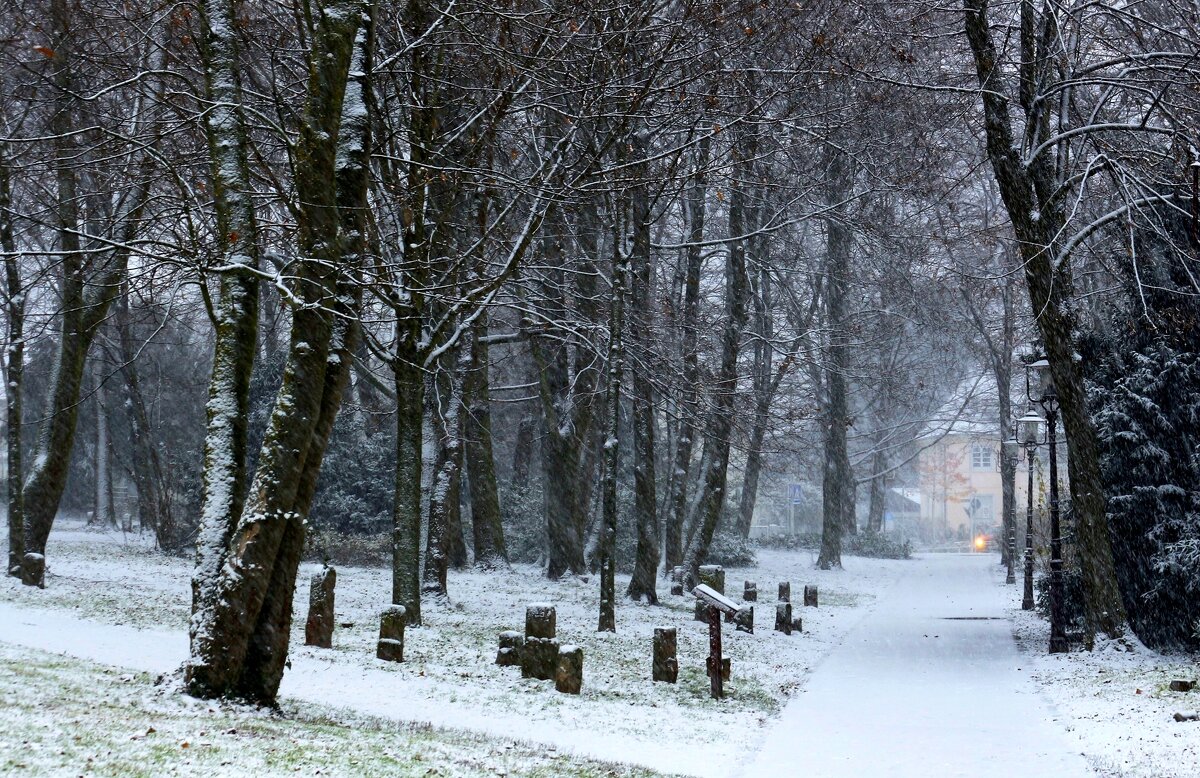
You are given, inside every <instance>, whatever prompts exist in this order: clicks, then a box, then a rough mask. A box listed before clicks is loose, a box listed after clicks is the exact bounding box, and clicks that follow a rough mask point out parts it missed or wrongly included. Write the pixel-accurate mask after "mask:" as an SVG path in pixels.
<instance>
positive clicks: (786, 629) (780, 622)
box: [775, 602, 792, 635]
mask: <svg viewBox="0 0 1200 778" xmlns="http://www.w3.org/2000/svg"><path fill="white" fill-rule="evenodd" d="M775 631H776V632H782V633H783V634H785V635H790V634H792V604H791V603H790V602H781V603H779V604H778V605H776V606H775Z"/></svg>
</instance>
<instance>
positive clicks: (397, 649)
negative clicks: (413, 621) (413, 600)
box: [375, 605, 408, 662]
mask: <svg viewBox="0 0 1200 778" xmlns="http://www.w3.org/2000/svg"><path fill="white" fill-rule="evenodd" d="M407 623H408V611H406V610H405V609H404V606H403V605H389V606H388V607H386V608H384V609H383V614H382V615H381V616H380V619H379V643H378V644H377V645H376V647H375V656H376V657H378V658H379V659H382V660H383V661H385V662H403V661H404V627H405V625H406V624H407Z"/></svg>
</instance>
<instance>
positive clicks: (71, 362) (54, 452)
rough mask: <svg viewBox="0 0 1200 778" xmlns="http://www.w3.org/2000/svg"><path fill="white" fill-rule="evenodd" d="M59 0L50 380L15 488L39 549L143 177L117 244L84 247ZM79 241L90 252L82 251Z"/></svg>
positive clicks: (70, 38) (54, 16)
mask: <svg viewBox="0 0 1200 778" xmlns="http://www.w3.org/2000/svg"><path fill="white" fill-rule="evenodd" d="M72 13H73V12H72V10H71V8H70V7H69V5H68V3H67V2H66V0H54V2H52V3H51V4H50V31H51V46H50V47H49V48H50V50H52V51H53V52H54V56H53V57H51V58H50V59H51V61H52V63H53V64H52V68H53V76H52V82H53V85H54V86H53V93H54V106H53V113H52V115H51V118H50V132H51V134H52V135H53V136H54V140H53V141H52V145H53V168H54V181H55V187H56V192H55V214H54V219H53V223H54V227H55V230H56V232H57V243H58V252H59V258H60V260H59V279H60V280H59V283H60V288H59V292H60V295H59V305H60V306H61V307H60V310H59V314H58V317H57V318H58V329H59V334H58V337H57V343H56V345H57V347H58V348H57V352H56V353H55V357H54V360H55V363H54V373H53V375H54V380H53V382H52V383H51V386H50V389H49V396H48V398H47V403H46V410H45V415H44V417H43V419H44V420H43V422H42V426H41V430H40V433H39V435H38V439H37V444H36V446H35V448H34V451H33V454H34V456H33V462H32V464H31V466H30V468H29V473H28V475H27V477H26V481H25V484H24V488H23V499H24V509H25V514H24V520H25V528H24V529H25V546H26V550H28V551H33V552H36V553H39V554H45V553H46V541H47V539H48V538H49V536H50V529H51V527H53V525H54V518H55V515H56V514H57V513H58V506H59V502H60V501H61V499H62V495H63V490H64V488H65V487H66V480H67V469H68V466H69V464H70V459H71V451H72V449H73V446H74V443H75V430H76V421H77V419H78V410H79V394H80V388H81V386H82V382H83V373H84V368H85V362H86V360H87V353H88V349H89V348H90V347H91V344H92V341H93V339H94V338H95V336H96V331H97V329H98V328H99V326H100V325H101V324H102V323H103V322H104V320H105V318H106V317H107V315H108V309H109V306H110V305H111V303H112V301H113V300H114V299H115V298H116V296H117V294H118V293H119V289H120V280H121V278H122V277H123V276H124V273H125V264H126V262H127V261H128V259H129V250H130V249H129V243H130V242H131V240H132V239H133V237H134V230H135V226H136V222H137V217H138V214H139V213H140V210H141V208H142V206H143V205H144V203H145V200H146V194H147V189H148V182H142V183H140V184H139V186H138V189H139V191H137V192H136V193H131V195H130V197H129V198H128V201H127V203H126V205H125V209H124V210H123V212H122V213H121V215H120V216H119V217H118V218H119V219H120V223H118V225H117V233H116V234H115V235H114V237H115V238H116V243H117V247H116V248H115V249H113V248H110V247H109V246H104V247H103V248H101V247H100V246H91V245H89V246H87V247H85V246H84V245H83V242H82V241H81V239H80V235H81V232H82V231H81V229H80V211H79V209H80V201H81V198H80V196H79V191H78V176H79V169H78V167H79V164H80V163H79V159H78V151H79V148H78V147H77V145H76V127H75V115H76V111H75V109H76V108H77V99H78V98H77V94H76V87H75V70H74V69H75V67H76V64H75V58H74V47H75V38H74V36H75V34H76V31H75V25H74V24H73V22H72ZM85 248H87V249H91V251H85Z"/></svg>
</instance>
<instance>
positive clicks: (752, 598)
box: [742, 581, 758, 602]
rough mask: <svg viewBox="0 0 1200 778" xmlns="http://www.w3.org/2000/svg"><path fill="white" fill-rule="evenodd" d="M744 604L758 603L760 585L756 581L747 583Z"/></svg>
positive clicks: (743, 597)
mask: <svg viewBox="0 0 1200 778" xmlns="http://www.w3.org/2000/svg"><path fill="white" fill-rule="evenodd" d="M742 602H758V584H756V583H754V581H746V585H745V588H744V589H743V590H742Z"/></svg>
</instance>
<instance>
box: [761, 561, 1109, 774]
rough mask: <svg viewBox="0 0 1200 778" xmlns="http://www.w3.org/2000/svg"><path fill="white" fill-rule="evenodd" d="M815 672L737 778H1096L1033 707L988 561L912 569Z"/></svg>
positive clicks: (1006, 597) (997, 574)
mask: <svg viewBox="0 0 1200 778" xmlns="http://www.w3.org/2000/svg"><path fill="white" fill-rule="evenodd" d="M913 564H914V569H913V570H912V571H911V573H910V574H908V575H906V576H903V577H901V578H900V579H899V580H898V581H897V582H896V584H895V586H894V587H893V589H892V590H891V591H889V592H888V593H887V594H886V595H884V596H883V597H881V598H880V600H879V601H878V602H877V603H876V604H875V607H874V609H873V611H872V612H871V613H870V614H869V615H868V616H867V617H866V618H865V619H864V620H863V621H862V623H860V624H859V625H858V626H857V627H856V628H854V629H853V630H852V631H851V632H850V633H849V634H848V635H847V637H846V641H845V642H844V643H843V644H842V645H841V646H840V647H839V648H837V649H834V652H833V653H832V654H831V655H830V656H829V657H827V658H826V659H825V661H824V662H822V663H821V664H820V665H819V666H818V667H817V668H816V669H815V670H814V672H813V676H812V677H811V678H810V679H809V682H808V684H807V685H806V686H805V689H804V690H803V691H802V692H800V693H799V695H798V696H797V697H795V698H794V699H793V700H792V701H791V702H790V703H789V704H788V705H787V706H786V707H785V708H784V711H783V713H782V715H781V717H780V719H779V721H777V722H776V723H775V725H774V726H773V727H772V728H771V729H770V730H769V731H768V733H767V742H766V743H765V744H764V745H763V747H762V748H761V749H760V750H759V752H758V755H757V759H756V760H755V762H754V763H753V764H752V765H750V766H749V767H748V768H747V769H746V770H745V772H744V773H743V775H744V776H747V777H749V776H764V778H766V777H768V776H769V777H770V778H778V776H785V775H797V776H805V778H819V777H821V776H830V777H833V776H837V777H838V778H852V777H856V776H870V777H871V778H907V777H908V776H913V777H914V778H916V777H919V778H949V777H950V776H969V777H970V778H985V777H987V776H997V777H1000V776H1003V777H1004V778H1009V777H1011V776H1025V777H1026V778H1035V777H1036V776H1054V777H1055V778H1075V777H1076V776H1091V775H1092V772H1091V771H1090V770H1089V769H1088V767H1087V765H1086V763H1085V762H1084V760H1083V758H1082V757H1081V756H1079V754H1078V753H1073V752H1072V751H1071V747H1070V743H1069V741H1068V736H1067V734H1066V733H1065V732H1064V730H1063V729H1062V726H1061V725H1060V724H1059V723H1057V722H1056V721H1055V720H1054V719H1055V716H1054V713H1053V711H1051V710H1049V709H1048V707H1047V704H1046V703H1045V702H1044V701H1043V699H1042V698H1041V697H1040V696H1038V694H1037V692H1036V690H1035V688H1034V686H1033V684H1032V683H1031V681H1030V680H1029V679H1028V677H1027V673H1026V672H1025V671H1023V670H1022V669H1021V664H1022V662H1021V655H1020V654H1019V653H1018V651H1017V647H1016V644H1015V643H1014V641H1013V638H1012V631H1011V626H1010V624H1009V622H1008V621H1007V620H1006V619H1005V618H1004V609H1005V607H1006V604H1007V603H1010V602H1012V598H1013V597H1014V596H1015V593H1014V592H1015V587H1012V586H1007V587H1006V586H1005V585H1004V583H1003V581H1004V574H1003V571H1002V570H1001V569H1000V568H999V566H998V565H996V563H995V557H994V556H993V555H992V554H986V555H985V554H980V555H970V554H936V555H929V556H927V557H925V558H922V559H919V560H915V561H914V563H913Z"/></svg>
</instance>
